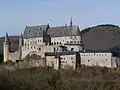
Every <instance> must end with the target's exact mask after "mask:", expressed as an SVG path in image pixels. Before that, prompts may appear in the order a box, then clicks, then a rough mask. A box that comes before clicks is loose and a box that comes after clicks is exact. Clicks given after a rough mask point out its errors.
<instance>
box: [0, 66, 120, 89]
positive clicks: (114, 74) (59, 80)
mask: <svg viewBox="0 0 120 90" xmlns="http://www.w3.org/2000/svg"><path fill="white" fill-rule="evenodd" d="M0 78H1V79H0V90H120V69H118V68H117V69H110V68H100V67H80V68H79V69H78V70H76V71H72V70H71V69H68V70H57V71H56V70H53V69H52V68H47V67H46V68H42V67H38V68H29V69H20V70H16V71H11V72H10V71H6V70H4V69H3V70H0Z"/></svg>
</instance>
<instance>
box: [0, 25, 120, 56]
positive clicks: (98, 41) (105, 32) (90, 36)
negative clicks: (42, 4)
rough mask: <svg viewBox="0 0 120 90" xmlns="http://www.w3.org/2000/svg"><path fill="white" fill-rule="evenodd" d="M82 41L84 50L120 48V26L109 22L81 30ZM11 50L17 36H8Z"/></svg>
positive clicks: (14, 49)
mask: <svg viewBox="0 0 120 90" xmlns="http://www.w3.org/2000/svg"><path fill="white" fill-rule="evenodd" d="M81 34H82V36H83V38H82V42H83V44H84V48H85V49H86V50H88V51H89V50H92V51H109V50H110V49H112V50H116V49H119V48H120V40H119V39H120V27H118V26H116V25H111V24H105V25H97V26H94V27H89V28H86V29H84V30H82V31H81ZM10 41H11V50H12V51H16V50H17V49H18V45H19V36H10ZM3 42H4V37H1V38H0V54H3Z"/></svg>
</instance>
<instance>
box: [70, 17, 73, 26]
mask: <svg viewBox="0 0 120 90" xmlns="http://www.w3.org/2000/svg"><path fill="white" fill-rule="evenodd" d="M72 24H73V22H72V17H70V27H72Z"/></svg>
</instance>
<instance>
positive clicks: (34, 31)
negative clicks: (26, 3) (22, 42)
mask: <svg viewBox="0 0 120 90" xmlns="http://www.w3.org/2000/svg"><path fill="white" fill-rule="evenodd" d="M47 27H48V26H47V25H38V26H26V28H25V31H24V33H23V37H24V38H33V37H42V36H43V31H45V30H46V29H47Z"/></svg>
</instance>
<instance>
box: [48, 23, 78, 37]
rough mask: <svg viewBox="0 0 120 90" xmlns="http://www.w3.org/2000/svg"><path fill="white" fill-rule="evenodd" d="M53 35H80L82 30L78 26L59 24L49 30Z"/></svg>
mask: <svg viewBox="0 0 120 90" xmlns="http://www.w3.org/2000/svg"><path fill="white" fill-rule="evenodd" d="M47 33H48V34H49V35H50V36H51V37H61V36H71V35H72V36H77V35H80V30H79V28H78V26H75V25H74V26H72V28H71V27H70V26H58V27H51V28H50V29H49V30H48V32H47Z"/></svg>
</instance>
